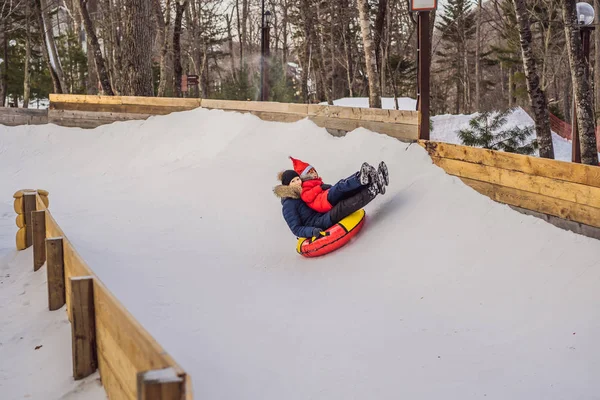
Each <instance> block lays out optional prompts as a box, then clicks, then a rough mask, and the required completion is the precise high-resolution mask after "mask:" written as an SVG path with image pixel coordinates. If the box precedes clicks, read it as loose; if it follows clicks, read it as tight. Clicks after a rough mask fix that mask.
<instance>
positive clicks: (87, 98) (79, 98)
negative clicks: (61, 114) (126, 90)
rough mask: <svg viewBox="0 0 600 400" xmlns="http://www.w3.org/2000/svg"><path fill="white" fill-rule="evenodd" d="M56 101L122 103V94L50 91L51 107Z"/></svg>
mask: <svg viewBox="0 0 600 400" xmlns="http://www.w3.org/2000/svg"><path fill="white" fill-rule="evenodd" d="M55 103H84V104H85V103H87V104H121V96H101V95H86V94H55V93H50V108H52V106H53V105H54V104H55Z"/></svg>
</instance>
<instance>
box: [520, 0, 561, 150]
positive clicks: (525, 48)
mask: <svg viewBox="0 0 600 400" xmlns="http://www.w3.org/2000/svg"><path fill="white" fill-rule="evenodd" d="M513 4H514V7H515V13H516V16H517V22H518V26H519V36H520V39H521V52H522V56H523V65H524V69H525V77H526V80H527V91H528V93H529V99H530V101H531V108H532V110H533V114H534V120H535V132H536V135H537V138H538V143H539V145H540V156H541V157H544V158H554V146H553V144H552V134H551V132H550V115H549V113H548V100H547V99H546V94H545V93H544V91H543V90H542V88H541V86H540V77H539V75H538V73H537V66H536V61H535V57H534V54H533V49H532V44H531V42H532V35H531V28H530V22H529V15H528V11H527V7H526V6H525V0H513Z"/></svg>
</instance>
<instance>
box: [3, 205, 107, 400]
mask: <svg viewBox="0 0 600 400" xmlns="http://www.w3.org/2000/svg"><path fill="white" fill-rule="evenodd" d="M8 214H9V210H8V208H7V207H2V209H1V214H0V215H2V216H3V218H2V220H3V221H4V220H8V219H10V218H8ZM11 222H12V221H11ZM13 224H14V223H13ZM0 226H1V228H2V234H3V235H4V234H7V233H8V231H9V230H10V229H11V228H10V227H9V226H8V224H6V225H5V224H4V223H2V224H1V225H0ZM13 231H14V229H13ZM13 233H14V232H13ZM7 244H8V243H5V242H4V241H3V242H2V245H3V246H2V247H4V246H6V245H7ZM2 247H0V394H1V395H0V397H1V398H2V399H3V400H17V399H24V398H26V399H33V400H46V399H65V400H68V399H70V400H76V399H82V398H85V399H86V400H88V399H90V400H96V399H98V400H99V399H106V395H105V393H104V389H103V388H102V386H101V385H100V381H99V375H98V373H95V374H93V375H91V376H89V377H87V378H86V379H83V380H80V381H75V380H74V379H73V377H72V373H73V370H72V366H71V326H70V324H69V321H68V319H67V314H66V312H65V310H64V308H63V309H61V310H58V311H55V312H50V311H48V294H47V291H46V271H45V268H43V269H41V270H39V271H38V272H33V267H32V265H33V261H32V258H33V251H32V249H31V248H30V249H28V250H25V251H22V252H19V253H17V252H16V251H15V250H9V249H8V248H4V249H2Z"/></svg>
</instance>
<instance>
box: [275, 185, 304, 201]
mask: <svg viewBox="0 0 600 400" xmlns="http://www.w3.org/2000/svg"><path fill="white" fill-rule="evenodd" d="M300 192H302V188H301V187H297V186H287V185H277V186H275V187H274V188H273V193H275V196H277V197H279V198H280V199H299V198H300Z"/></svg>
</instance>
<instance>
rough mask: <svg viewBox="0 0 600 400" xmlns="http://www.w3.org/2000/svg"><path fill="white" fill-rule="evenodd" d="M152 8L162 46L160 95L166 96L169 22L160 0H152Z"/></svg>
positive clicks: (157, 39) (167, 11) (159, 41)
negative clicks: (166, 19) (167, 22)
mask: <svg viewBox="0 0 600 400" xmlns="http://www.w3.org/2000/svg"><path fill="white" fill-rule="evenodd" d="M169 5H170V4H168V3H167V8H166V13H167V14H169V11H170V10H169ZM152 8H153V9H154V20H155V21H156V30H157V35H156V42H157V43H158V44H159V46H160V78H159V83H158V96H159V97H164V95H165V83H166V81H167V64H166V58H167V47H168V43H169V41H168V39H167V37H168V33H167V24H166V23H165V19H164V16H163V11H162V8H161V6H160V0H152Z"/></svg>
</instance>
